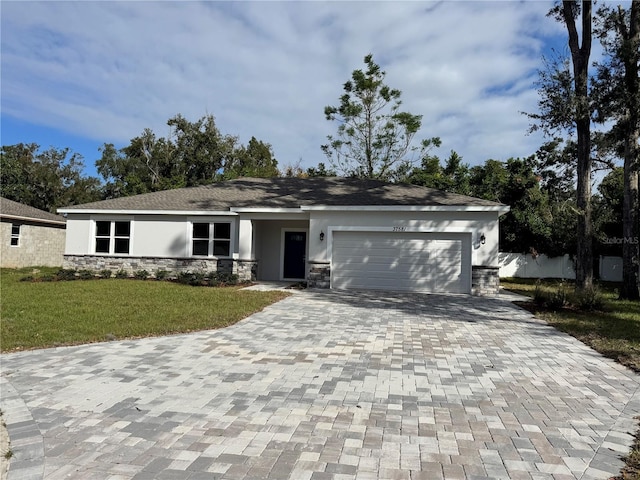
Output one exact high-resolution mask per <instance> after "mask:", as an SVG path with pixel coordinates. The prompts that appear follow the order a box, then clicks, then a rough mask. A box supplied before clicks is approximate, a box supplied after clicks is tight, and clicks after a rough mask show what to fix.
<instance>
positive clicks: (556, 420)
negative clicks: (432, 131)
mask: <svg viewBox="0 0 640 480" xmlns="http://www.w3.org/2000/svg"><path fill="white" fill-rule="evenodd" d="M1 360H2V399H1V402H0V403H1V405H0V406H1V408H2V410H3V413H4V419H5V421H6V422H7V425H8V429H9V435H10V437H11V443H12V449H13V451H14V458H13V459H12V460H11V464H10V471H9V480H21V479H30V478H38V479H39V478H43V476H44V478H47V479H62V478H65V479H92V478H96V479H98V478H99V479H114V480H115V479H136V480H141V479H165V478H166V479H171V478H176V479H190V480H196V479H216V478H221V479H222V478H224V479H288V478H290V479H296V480H304V479H313V480H316V479H345V480H346V479H378V478H380V479H408V480H409V479H410V480H413V479H439V478H446V479H458V478H460V479H463V478H467V479H485V478H490V479H502V478H510V479H554V480H562V479H574V478H580V479H606V478H608V477H609V476H612V475H615V474H617V473H618V471H619V469H620V467H621V466H622V462H621V460H620V457H621V456H624V455H625V454H626V453H627V452H628V451H629V447H630V445H631V441H632V438H631V435H630V433H632V432H633V431H634V429H635V428H636V423H635V421H634V420H633V417H634V416H635V415H639V414H640V390H639V387H640V377H639V376H638V375H635V374H633V373H632V372H630V371H629V370H627V369H625V368H623V367H621V366H620V365H618V364H616V363H614V362H613V361H611V360H608V359H605V358H603V357H602V356H601V355H599V354H597V353H596V352H594V351H593V350H591V349H589V348H588V347H586V346H584V345H583V344H582V343H580V342H578V341H577V340H575V339H573V338H572V337H569V336H568V335H565V334H562V333H560V332H557V331H556V330H555V329H553V328H551V327H549V326H547V325H546V324H545V323H543V322H541V321H539V320H537V319H535V318H533V317H532V316H531V315H530V314H529V313H527V312H526V311H524V310H522V309H520V308H518V307H516V306H514V305H513V304H511V303H509V302H507V301H505V300H500V299H481V298H474V297H469V296H446V295H390V294H371V293H350V294H346V293H344V292H343V293H337V292H312V291H309V292H303V293H299V294H296V295H293V296H291V297H289V298H287V299H285V300H283V301H281V302H279V303H277V304H275V305H272V306H270V307H268V308H266V309H265V310H264V311H262V312H260V313H257V314H255V315H252V316H251V317H249V318H247V319H245V320H243V321H242V322H240V323H238V324H236V325H234V326H232V327H229V328H225V329H221V330H216V331H205V332H197V333H193V334H187V335H174V336H169V337H163V338H151V339H139V340H126V341H114V342H109V343H102V344H94V345H85V346H78V347H65V348H56V349H48V350H40V351H31V352H20V353H12V354H4V355H2V356H1Z"/></svg>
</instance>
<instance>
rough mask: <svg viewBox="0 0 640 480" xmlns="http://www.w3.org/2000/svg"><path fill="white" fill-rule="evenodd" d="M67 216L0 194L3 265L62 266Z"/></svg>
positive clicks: (12, 266) (0, 261)
mask: <svg viewBox="0 0 640 480" xmlns="http://www.w3.org/2000/svg"><path fill="white" fill-rule="evenodd" d="M65 226H66V222H65V219H64V217H61V216H60V215H55V214H53V213H49V212H45V211H44V210H38V209H37V208H33V207H30V206H28V205H23V204H22V203H17V202H14V201H12V200H8V199H6V198H2V197H0V238H1V242H2V248H1V250H0V251H1V254H0V266H2V267H9V268H19V267H32V266H48V267H60V266H62V256H63V254H64V245H65Z"/></svg>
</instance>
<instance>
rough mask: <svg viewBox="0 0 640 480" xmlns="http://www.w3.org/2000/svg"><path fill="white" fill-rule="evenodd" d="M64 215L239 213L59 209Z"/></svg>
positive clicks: (226, 213)
mask: <svg viewBox="0 0 640 480" xmlns="http://www.w3.org/2000/svg"><path fill="white" fill-rule="evenodd" d="M58 213H61V214H63V215H77V214H91V215H189V216H195V215H200V216H206V215H209V216H220V215H230V216H236V215H237V213H235V212H231V211H228V210H125V209H100V208H59V209H58Z"/></svg>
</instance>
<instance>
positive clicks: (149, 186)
mask: <svg viewBox="0 0 640 480" xmlns="http://www.w3.org/2000/svg"><path fill="white" fill-rule="evenodd" d="M167 125H169V127H171V135H170V136H169V137H167V138H165V137H160V138H158V137H156V135H155V133H154V132H153V131H151V130H150V129H145V130H144V131H143V132H142V134H141V135H139V136H137V137H135V138H133V139H131V142H130V143H129V145H128V146H126V147H124V148H121V149H119V150H118V149H116V148H115V147H114V145H113V144H110V143H109V144H104V146H103V147H102V148H101V152H102V157H101V158H100V159H99V160H98V161H97V162H96V167H97V169H98V173H99V174H100V175H101V176H102V177H103V179H104V180H105V186H104V191H105V197H106V198H113V197H119V196H125V195H136V194H139V193H146V192H154V191H159V190H167V189H172V188H180V187H193V186H197V185H204V184H209V183H213V182H217V181H220V180H229V179H232V178H236V177H239V176H253V177H273V176H277V175H278V168H277V165H278V162H277V161H276V159H275V158H274V156H273V152H272V149H271V145H269V144H268V143H264V142H262V141H259V140H257V139H256V138H255V137H252V138H251V140H249V143H248V144H247V145H246V146H244V145H241V144H239V142H238V138H237V137H235V136H232V135H225V134H222V133H221V132H220V130H219V129H218V127H217V126H216V123H215V119H214V117H213V115H207V116H205V117H202V118H200V119H199V120H197V121H195V122H190V121H189V120H187V119H185V118H184V117H183V116H182V115H176V116H175V117H173V118H170V119H169V121H168V122H167Z"/></svg>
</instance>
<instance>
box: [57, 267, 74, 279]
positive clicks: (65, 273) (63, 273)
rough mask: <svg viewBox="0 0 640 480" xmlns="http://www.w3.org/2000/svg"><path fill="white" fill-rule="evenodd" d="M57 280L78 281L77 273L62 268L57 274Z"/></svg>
mask: <svg viewBox="0 0 640 480" xmlns="http://www.w3.org/2000/svg"><path fill="white" fill-rule="evenodd" d="M56 279H57V280H62V281H65V280H75V279H76V271H75V270H73V269H65V268H61V269H60V270H58V272H57V273H56Z"/></svg>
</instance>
